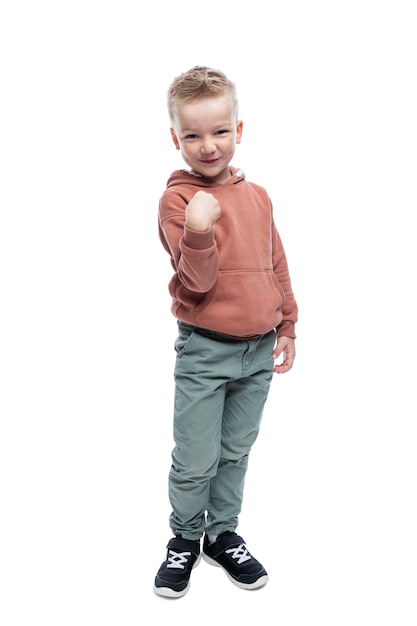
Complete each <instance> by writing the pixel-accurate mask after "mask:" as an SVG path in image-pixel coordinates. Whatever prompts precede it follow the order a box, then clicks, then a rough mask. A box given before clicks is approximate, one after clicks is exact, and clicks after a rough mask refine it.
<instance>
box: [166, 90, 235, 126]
mask: <svg viewBox="0 0 417 626" xmlns="http://www.w3.org/2000/svg"><path fill="white" fill-rule="evenodd" d="M173 114H174V119H176V121H177V122H179V123H180V124H181V126H183V125H184V124H186V125H189V124H198V123H201V122H209V121H217V120H221V119H223V120H225V121H229V120H230V119H235V117H236V116H235V110H234V103H233V98H232V97H231V96H230V95H229V94H222V95H219V96H199V97H198V98H194V99H193V100H189V101H187V102H177V103H176V104H175V105H174V106H173Z"/></svg>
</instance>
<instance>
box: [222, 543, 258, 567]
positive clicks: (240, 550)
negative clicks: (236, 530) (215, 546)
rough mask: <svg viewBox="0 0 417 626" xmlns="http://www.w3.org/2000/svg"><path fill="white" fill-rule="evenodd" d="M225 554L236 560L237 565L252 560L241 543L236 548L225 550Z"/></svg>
mask: <svg viewBox="0 0 417 626" xmlns="http://www.w3.org/2000/svg"><path fill="white" fill-rule="evenodd" d="M226 554H230V555H231V556H232V559H236V560H237V562H238V564H239V565H242V563H244V562H245V561H249V560H250V559H251V558H252V557H251V555H250V554H249V552H248V551H247V549H246V546H245V545H244V544H243V543H241V544H240V545H239V546H238V547H237V548H230V550H226Z"/></svg>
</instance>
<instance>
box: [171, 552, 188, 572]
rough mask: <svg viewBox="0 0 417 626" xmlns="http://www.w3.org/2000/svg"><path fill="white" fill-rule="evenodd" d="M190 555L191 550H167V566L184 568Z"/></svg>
mask: <svg viewBox="0 0 417 626" xmlns="http://www.w3.org/2000/svg"><path fill="white" fill-rule="evenodd" d="M189 556H191V552H175V550H170V551H169V556H168V563H167V567H178V568H179V569H184V566H185V565H186V564H187V561H188V558H187V557H189Z"/></svg>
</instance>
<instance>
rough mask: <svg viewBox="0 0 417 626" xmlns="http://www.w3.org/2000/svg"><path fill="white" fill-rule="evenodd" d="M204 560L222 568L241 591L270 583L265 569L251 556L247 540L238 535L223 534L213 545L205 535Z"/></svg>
mask: <svg viewBox="0 0 417 626" xmlns="http://www.w3.org/2000/svg"><path fill="white" fill-rule="evenodd" d="M203 559H204V560H205V561H207V563H210V565H217V566H218V567H222V568H223V570H224V571H225V573H226V576H227V577H228V578H229V579H230V580H231V581H232V583H233V584H234V585H236V586H237V587H240V588H241V589H257V588H258V587H262V586H263V585H266V583H267V582H268V574H267V573H266V571H265V569H264V568H263V566H262V565H261V564H260V563H259V561H257V560H256V559H255V558H254V557H253V556H252V555H251V554H250V552H249V551H248V549H247V548H246V546H245V540H244V539H242V537H240V536H239V535H237V534H236V533H232V532H229V531H228V532H225V533H222V534H221V535H219V536H218V537H217V540H216V541H214V542H213V543H210V542H209V539H208V537H207V535H205V537H204V542H203Z"/></svg>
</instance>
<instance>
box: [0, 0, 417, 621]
mask: <svg viewBox="0 0 417 626" xmlns="http://www.w3.org/2000/svg"><path fill="white" fill-rule="evenodd" d="M413 5H414V3H413V2H411V1H409V2H406V1H402V0H396V1H395V2H393V1H392V2H390V1H379V2H376V1H374V2H372V1H370V0H361V1H356V0H351V1H350V2H336V1H330V0H328V1H327V2H326V1H324V0H320V1H318V2H309V1H306V0H305V1H301V0H300V1H294V2H281V1H279V2H276V3H271V2H269V1H266V0H258V1H257V2H255V3H235V2H233V3H232V2H227V1H224V0H222V1H217V0H214V1H212V2H210V3H196V2H191V1H189V0H183V2H181V3H175V2H172V3H162V2H154V3H139V2H133V1H131V2H129V1H124V0H119V1H118V2H112V1H108V2H98V1H97V2H95V1H93V0H83V1H77V0H73V1H72V2H52V1H50V2H46V1H39V2H24V1H19V0H16V1H9V2H7V1H6V2H3V3H2V5H1V9H0V63H1V76H0V84H1V91H2V95H1V98H0V107H1V116H0V124H1V136H0V151H1V163H0V167H1V169H0V186H1V198H0V200H1V225H0V273H1V283H0V298H1V308H0V316H1V325H0V333H1V337H0V340H1V344H0V359H1V381H0V382H1V390H0V392H1V397H0V399H1V433H0V470H1V473H0V480H1V493H0V507H1V516H0V525H1V532H0V542H1V546H0V550H1V552H0V573H1V581H0V585H1V601H0V621H1V623H2V625H3V626H12V625H15V624H16V625H17V624H18V625H19V626H20V625H25V626H27V625H30V624H35V623H40V624H43V625H44V626H49V625H54V626H56V625H58V624H59V626H64V625H67V624H68V625H71V626H73V625H75V624H76V625H77V626H84V625H86V626H87V625H88V626H91V625H93V624H94V625H95V624H97V625H100V626H108V625H112V626H113V625H115V626H116V625H117V626H120V625H123V626H130V625H134V624H147V623H149V620H151V621H152V623H153V622H154V621H158V623H159V620H160V621H161V623H164V620H165V622H166V623H178V624H180V623H191V621H192V622H196V623H199V624H201V625H202V626H204V625H206V624H213V623H216V624H226V623H239V624H252V623H254V622H256V623H264V624H281V625H282V626H292V625H294V626H295V625H297V626H299V625H302V626H306V625H310V624H320V625H321V626H335V625H336V626H342V625H345V624H346V625H349V626H351V625H353V624H355V626H369V625H371V624H372V625H373V624H375V625H378V626H381V625H384V626H385V625H393V626H394V625H395V626H397V625H398V624H401V626H415V625H416V623H417V607H416V589H417V572H416V563H417V545H416V531H415V529H416V528H417V510H416V474H417V462H416V417H417V411H416V400H415V381H416V368H415V352H416V313H417V311H416V305H415V285H416V278H415V272H416V252H415V232H416V231H415V214H416V208H417V202H416V196H417V194H416V172H417V170H416V166H417V158H416V145H417V126H416V111H417V93H416V58H417V55H416V52H417V49H416V26H417V24H416V18H415V15H414V14H413V11H412V9H413ZM196 64H207V65H211V66H214V67H219V68H220V69H222V70H224V71H225V72H226V73H227V74H228V75H229V76H230V78H232V79H233V80H234V81H235V82H236V84H237V87H238V92H239V99H240V114H241V117H242V118H243V120H244V135H243V140H242V144H241V145H240V146H238V147H237V151H236V155H235V159H234V161H233V164H234V165H236V166H238V167H242V168H243V169H244V170H245V173H246V176H247V178H248V179H249V180H253V181H255V182H258V183H259V184H262V185H264V186H265V187H266V188H267V189H268V191H269V193H270V196H271V198H272V200H273V204H274V211H275V218H276V222H277V224H278V228H279V230H280V232H281V235H282V238H283V240H284V244H285V247H286V251H287V256H288V260H289V264H290V268H291V274H292V282H293V287H294V291H295V294H296V297H297V300H298V303H299V308H300V322H299V324H298V339H297V359H296V363H295V365H294V368H293V370H292V371H291V372H290V373H288V374H287V375H285V376H282V377H276V378H275V379H274V383H273V388H272V391H271V395H270V398H269V401H268V405H267V408H266V410H265V414H264V421H263V428H262V430H261V434H260V437H259V439H258V442H257V443H256V446H255V447H254V449H253V452H252V457H251V461H250V467H249V472H248V478H247V486H246V494H245V503H244V510H243V511H242V515H241V518H240V526H239V532H240V533H241V534H242V535H243V536H244V538H245V539H246V541H247V543H248V546H249V548H250V549H251V551H252V552H253V553H254V554H255V556H257V557H258V558H259V559H260V560H262V561H263V563H264V565H265V567H266V568H267V570H268V572H269V574H270V582H269V584H268V585H267V586H266V587H265V588H264V589H262V590H259V591H256V592H245V591H242V590H239V589H237V588H236V587H234V586H233V585H232V584H231V583H230V582H229V581H228V580H227V578H226V577H225V575H224V574H223V572H221V571H220V570H218V569H217V568H211V567H210V566H208V565H207V564H206V563H202V564H201V565H200V566H199V567H198V568H197V569H196V570H195V571H194V573H193V576H192V581H191V589H190V591H189V593H188V595H187V596H185V597H184V598H182V599H181V600H175V601H169V600H164V599H161V598H159V597H157V596H155V595H154V594H153V591H152V584H153V578H154V575H155V573H156V570H157V569H158V567H159V565H160V563H161V561H162V560H163V558H164V556H165V545H166V543H167V541H168V539H169V538H170V536H171V535H170V531H169V526H168V515H169V505H168V499H167V476H168V470H169V464H170V452H171V448H172V400H173V365H174V350H173V341H174V338H175V334H176V325H175V320H174V318H173V317H172V316H171V313H170V301H169V297H168V290H167V284H168V280H169V277H170V275H171V271H170V266H169V259H168V257H167V255H166V254H165V252H164V251H163V249H162V246H161V245H160V243H159V240H158V235H157V205H158V199H159V196H160V195H161V193H162V191H163V189H164V187H165V183H166V180H167V178H168V176H169V174H170V173H171V171H172V170H173V169H176V168H177V167H179V166H180V167H181V166H182V162H181V160H180V155H179V153H178V152H176V151H175V148H174V146H173V144H172V142H171V139H170V135H169V121H168V116H167V113H166V103H165V94H166V91H167V88H168V85H169V83H170V82H171V80H172V79H173V78H174V77H175V76H177V75H178V74H179V73H181V72H182V71H185V70H186V69H188V68H190V67H192V66H193V65H196ZM148 615H150V616H151V617H147V616H148ZM184 620H186V622H184Z"/></svg>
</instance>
